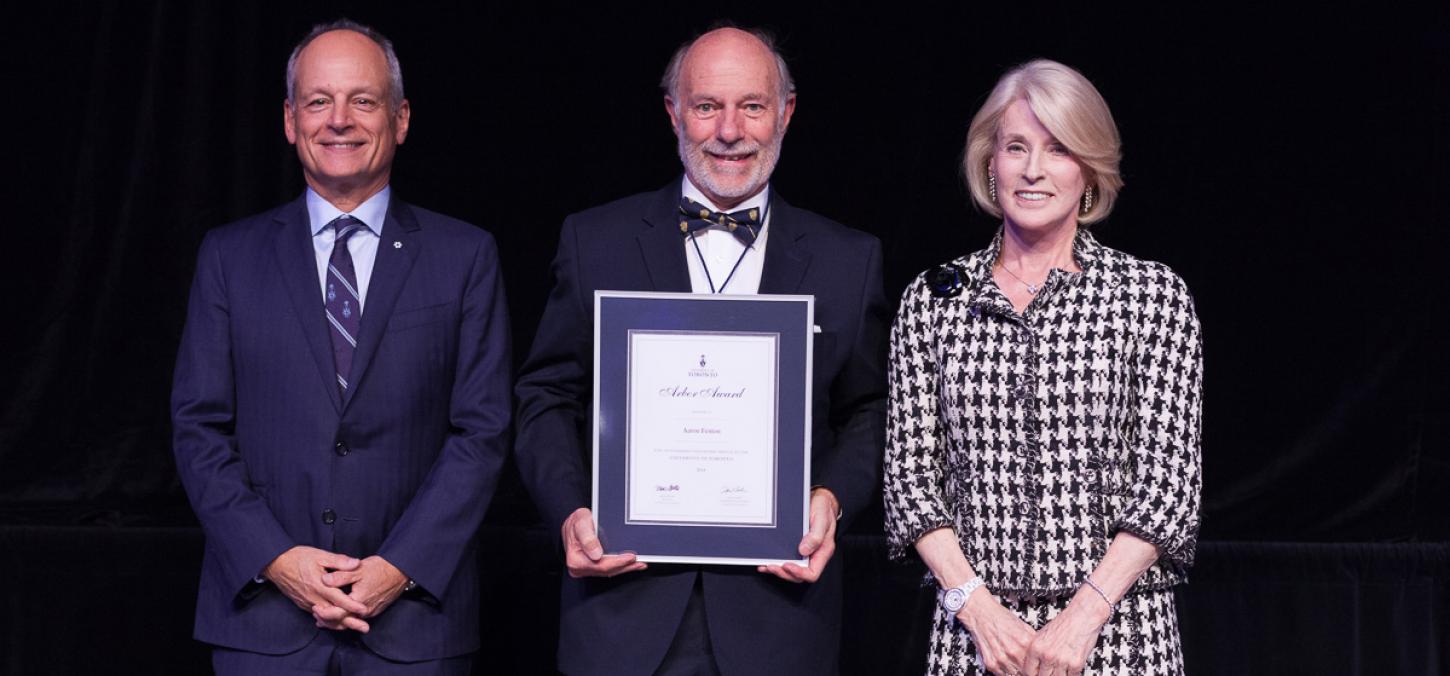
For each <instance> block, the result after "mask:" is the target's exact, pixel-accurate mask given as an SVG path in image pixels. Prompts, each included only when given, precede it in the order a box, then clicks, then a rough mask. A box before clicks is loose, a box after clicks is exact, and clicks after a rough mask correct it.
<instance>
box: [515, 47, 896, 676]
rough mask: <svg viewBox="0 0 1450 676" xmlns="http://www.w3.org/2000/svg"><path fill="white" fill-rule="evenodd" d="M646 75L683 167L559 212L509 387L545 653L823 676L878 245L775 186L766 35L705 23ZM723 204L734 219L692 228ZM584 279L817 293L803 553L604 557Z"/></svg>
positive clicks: (775, 115)
mask: <svg viewBox="0 0 1450 676" xmlns="http://www.w3.org/2000/svg"><path fill="white" fill-rule="evenodd" d="M661 86H662V87H663V88H664V90H665V97H664V104H665V112H666V113H667V114H668V115H669V118H670V122H671V124H672V125H673V128H674V132H675V135H676V137H677V138H678V140H679V153H680V160H681V162H682V163H683V164H684V170H685V174H684V176H683V177H682V178H681V179H680V180H678V181H672V182H671V183H670V184H668V185H666V186H665V187H664V188H662V189H660V190H658V191H655V192H650V193H644V194H640V195H635V196H632V197H627V198H624V199H622V200H619V201H616V202H612V203H610V204H606V205H603V206H600V207H596V208H594V209H590V210H587V211H584V212H581V213H578V214H574V215H572V216H570V217H569V218H568V219H566V220H565V222H564V226H563V230H562V232H561V233H560V236H559V249H558V254H557V255H556V257H555V259H554V263H553V277H554V286H553V291H552V293H551V294H550V296H549V301H548V304H547V306H546V308H545V310H544V315H543V318H542V319H541V321H540V324H539V330H538V332H537V334H536V337H535V340H534V344H533V349H532V351H531V352H530V355H529V358H528V361H527V363H526V364H525V365H524V367H523V370H522V373H521V376H520V379H519V382H518V385H517V387H516V394H517V396H518V400H519V404H518V411H517V415H518V418H517V420H518V437H517V442H516V444H515V453H516V454H517V458H518V465H519V468H520V472H521V474H522V476H523V478H524V482H525V484H526V486H527V487H528V488H529V491H530V493H531V494H532V496H533V497H534V500H535V501H536V502H537V503H538V505H539V508H540V512H541V513H542V514H543V515H544V517H545V518H546V519H547V520H548V522H549V523H550V524H551V525H555V526H558V527H560V529H561V531H560V532H561V544H562V546H563V554H564V560H565V565H566V568H567V570H568V573H569V575H568V577H567V578H566V579H565V580H564V583H563V590H562V594H561V615H560V642H559V668H560V669H561V670H562V671H563V672H565V673H567V674H571V675H572V674H792V675H795V676H799V675H801V674H833V673H836V672H837V671H838V667H837V653H838V649H839V643H840V616H841V579H842V578H841V565H840V563H839V561H835V562H833V561H832V555H833V554H834V553H835V551H836V533H837V531H838V528H839V525H838V522H841V523H844V522H845V521H847V520H849V519H850V517H851V516H852V515H854V514H856V513H858V512H859V511H860V510H861V508H862V507H864V506H865V505H867V504H868V503H869V502H870V500H871V497H872V495H873V494H874V493H875V492H876V490H877V486H878V471H879V468H880V464H881V461H880V457H881V449H882V444H883V428H884V410H885V407H884V402H885V394H886V385H885V379H884V361H885V338H886V326H887V317H888V309H887V306H886V302H885V299H884V297H883V295H882V281H881V245H880V242H879V241H878V240H877V239H876V238H874V237H871V236H870V235H866V234H864V233H861V232H857V231H855V230H851V229H849V228H846V227H845V226H842V225H840V224H838V223H835V222H833V221H830V220H828V219H826V218H823V217H821V216H818V215H816V214H813V213H811V212H808V211H805V210H802V209H798V208H796V207H793V206H791V205H790V204H787V203H786V202H785V200H784V199H782V198H781V197H780V196H779V195H778V194H776V192H775V191H774V190H772V188H771V186H770V183H769V181H770V175H771V172H772V171H773V170H774V168H775V164H776V161H777V160H778V159H779V157H780V150H781V143H782V141H783V139H784V137H785V132H786V129H787V127H788V126H789V124H790V121H791V117H792V115H793V114H794V113H795V107H796V93H795V86H794V83H793V82H792V80H791V77H790V72H789V70H788V69H787V67H786V64H785V60H784V59H783V58H781V56H780V54H779V52H778V51H777V50H776V48H775V46H774V43H773V41H772V39H771V38H770V36H769V35H768V34H765V33H763V32H760V31H748V30H741V29H737V28H722V29H718V30H714V31H711V32H708V33H705V34H704V35H701V36H700V37H698V38H696V39H695V40H693V41H691V42H689V43H687V44H685V45H684V46H682V47H681V48H680V49H679V50H678V51H677V52H676V53H675V56H674V58H673V59H672V60H671V62H670V64H669V67H668V68H667V70H666V72H665V76H664V79H663V81H662V82H661ZM701 211H705V212H706V213H705V215H704V217H703V218H702V217H701V216H702V215H701ZM725 213H729V214H730V216H731V218H730V219H729V220H730V221H733V223H732V225H735V227H733V228H728V227H725V226H720V225H709V224H708V223H718V222H721V221H722V220H723V219H720V218H718V215H719V214H725ZM692 222H695V223H696V225H695V226H691V223H692ZM682 224H683V225H684V227H682ZM600 289H608V290H632V291H673V292H693V293H702V294H704V293H729V294H802V295H804V294H810V295H814V296H815V313H816V314H815V321H816V322H817V323H818V325H819V329H820V330H819V333H817V334H816V336H815V347H814V364H813V369H814V370H813V383H812V389H813V399H812V407H813V410H812V423H813V429H812V431H811V445H812V446H811V467H810V482H811V485H812V486H813V488H812V491H811V498H810V509H809V514H810V517H809V519H810V525H809V531H808V533H807V534H806V535H805V536H804V537H803V538H802V540H801V543H800V554H801V556H802V557H803V558H805V559H806V560H807V565H805V566H798V565H795V564H793V563H787V564H784V565H778V566H761V567H759V568H749V567H738V566H735V567H731V566H700V565H678V564H654V565H649V566H646V564H644V563H642V562H640V561H638V560H636V559H635V557H634V556H633V555H631V554H605V553H604V550H603V548H602V547H601V545H600V542H599V539H598V536H597V533H596V532H595V527H594V523H593V515H592V514H591V512H590V510H589V509H588V508H587V507H586V505H589V504H590V486H591V471H590V448H591V444H590V442H589V439H588V434H589V431H590V429H591V425H590V420H589V415H588V413H587V412H588V411H590V410H591V404H592V402H591V396H592V382H591V376H592V373H593V358H594V355H593V343H592V340H591V338H592V335H593V328H594V327H593V321H594V318H593V306H594V301H593V296H594V292H595V291H596V290H600Z"/></svg>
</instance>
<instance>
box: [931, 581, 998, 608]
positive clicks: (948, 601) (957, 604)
mask: <svg viewBox="0 0 1450 676" xmlns="http://www.w3.org/2000/svg"><path fill="white" fill-rule="evenodd" d="M983 584H986V583H984V582H982V578H981V576H978V577H974V578H972V579H970V580H967V581H966V582H963V583H962V586H960V587H949V588H947V589H943V590H941V591H939V592H937V593H936V596H937V600H938V601H940V602H941V607H943V608H945V609H947V612H950V613H951V614H953V615H956V614H957V613H959V612H961V610H962V608H963V607H964V606H966V605H967V597H969V596H971V595H972V592H974V591H977V587H980V586H982V585H983Z"/></svg>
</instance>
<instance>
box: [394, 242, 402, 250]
mask: <svg viewBox="0 0 1450 676" xmlns="http://www.w3.org/2000/svg"><path fill="white" fill-rule="evenodd" d="M393 248H394V249H401V248H403V243H402V242H399V241H397V240H393Z"/></svg>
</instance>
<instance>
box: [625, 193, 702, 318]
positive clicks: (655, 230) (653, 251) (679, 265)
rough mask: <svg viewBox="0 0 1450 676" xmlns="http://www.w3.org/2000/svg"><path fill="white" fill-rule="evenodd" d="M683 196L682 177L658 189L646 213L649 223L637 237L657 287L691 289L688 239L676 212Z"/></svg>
mask: <svg viewBox="0 0 1450 676" xmlns="http://www.w3.org/2000/svg"><path fill="white" fill-rule="evenodd" d="M679 199H680V183H679V181H676V182H674V183H673V184H671V185H667V186H665V187H664V188H663V189H661V190H660V191H659V192H658V193H655V198H654V200H653V201H652V202H651V203H650V207H649V209H648V210H647V211H646V212H645V214H644V221H645V223H646V227H645V228H644V229H643V230H642V231H641V232H640V233H639V236H638V237H637V240H638V242H639V250H640V254H641V255H643V256H644V264H645V267H646V268H647V270H648V271H649V278H650V283H651V284H653V286H654V290H655V291H678V292H683V293H689V291H690V269H689V268H688V267H687V266H686V264H685V247H684V240H682V239H681V235H680V219H679V218H678V217H677V216H676V213H677V212H678V211H679Z"/></svg>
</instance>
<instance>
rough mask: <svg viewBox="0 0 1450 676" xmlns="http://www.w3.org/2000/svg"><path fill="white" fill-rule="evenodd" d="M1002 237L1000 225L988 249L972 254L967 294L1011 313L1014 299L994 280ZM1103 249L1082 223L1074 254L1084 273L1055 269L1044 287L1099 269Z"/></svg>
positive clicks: (967, 267)
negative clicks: (1054, 280)
mask: <svg viewBox="0 0 1450 676" xmlns="http://www.w3.org/2000/svg"><path fill="white" fill-rule="evenodd" d="M1002 237H1003V232H1002V229H1001V228H998V229H997V234H996V235H995V236H993V237H992V243H991V244H989V245H987V248H986V249H983V250H981V251H978V252H977V253H975V254H972V255H971V256H969V257H968V258H967V259H966V261H965V264H964V265H963V268H964V269H965V271H966V273H967V279H968V280H970V281H969V282H968V283H967V294H968V297H969V298H971V299H972V300H971V301H970V304H971V305H974V306H977V307H978V308H980V309H983V310H991V311H996V312H1000V313H1002V314H1009V315H1010V314H1012V313H1013V312H1014V311H1013V309H1012V303H1011V302H1010V301H1008V300H1007V296H1006V295H1005V294H1003V293H1002V292H1001V291H1000V290H999V289H997V287H996V285H995V284H992V283H990V281H991V279H992V268H993V267H995V266H996V264H997V258H998V257H1000V256H1001V255H1002ZM1102 249H1103V245H1101V244H1099V243H1098V240H1097V238H1096V237H1093V235H1092V233H1090V232H1088V231H1087V230H1086V229H1084V228H1082V227H1079V228H1078V229H1077V232H1076V233H1074V235H1073V239H1072V257H1073V261H1074V262H1075V263H1077V266H1078V267H1079V268H1082V273H1079V274H1072V273H1064V272H1061V271H1053V272H1052V273H1051V274H1049V275H1048V280H1044V289H1043V291H1044V292H1050V291H1051V290H1052V289H1053V288H1054V285H1053V284H1050V283H1048V281H1049V280H1051V279H1053V278H1054V277H1062V278H1065V279H1068V280H1072V281H1076V280H1081V279H1083V278H1085V277H1087V276H1088V275H1090V274H1093V273H1095V272H1097V267H1098V265H1099V263H1100V262H1101V259H1102Z"/></svg>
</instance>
